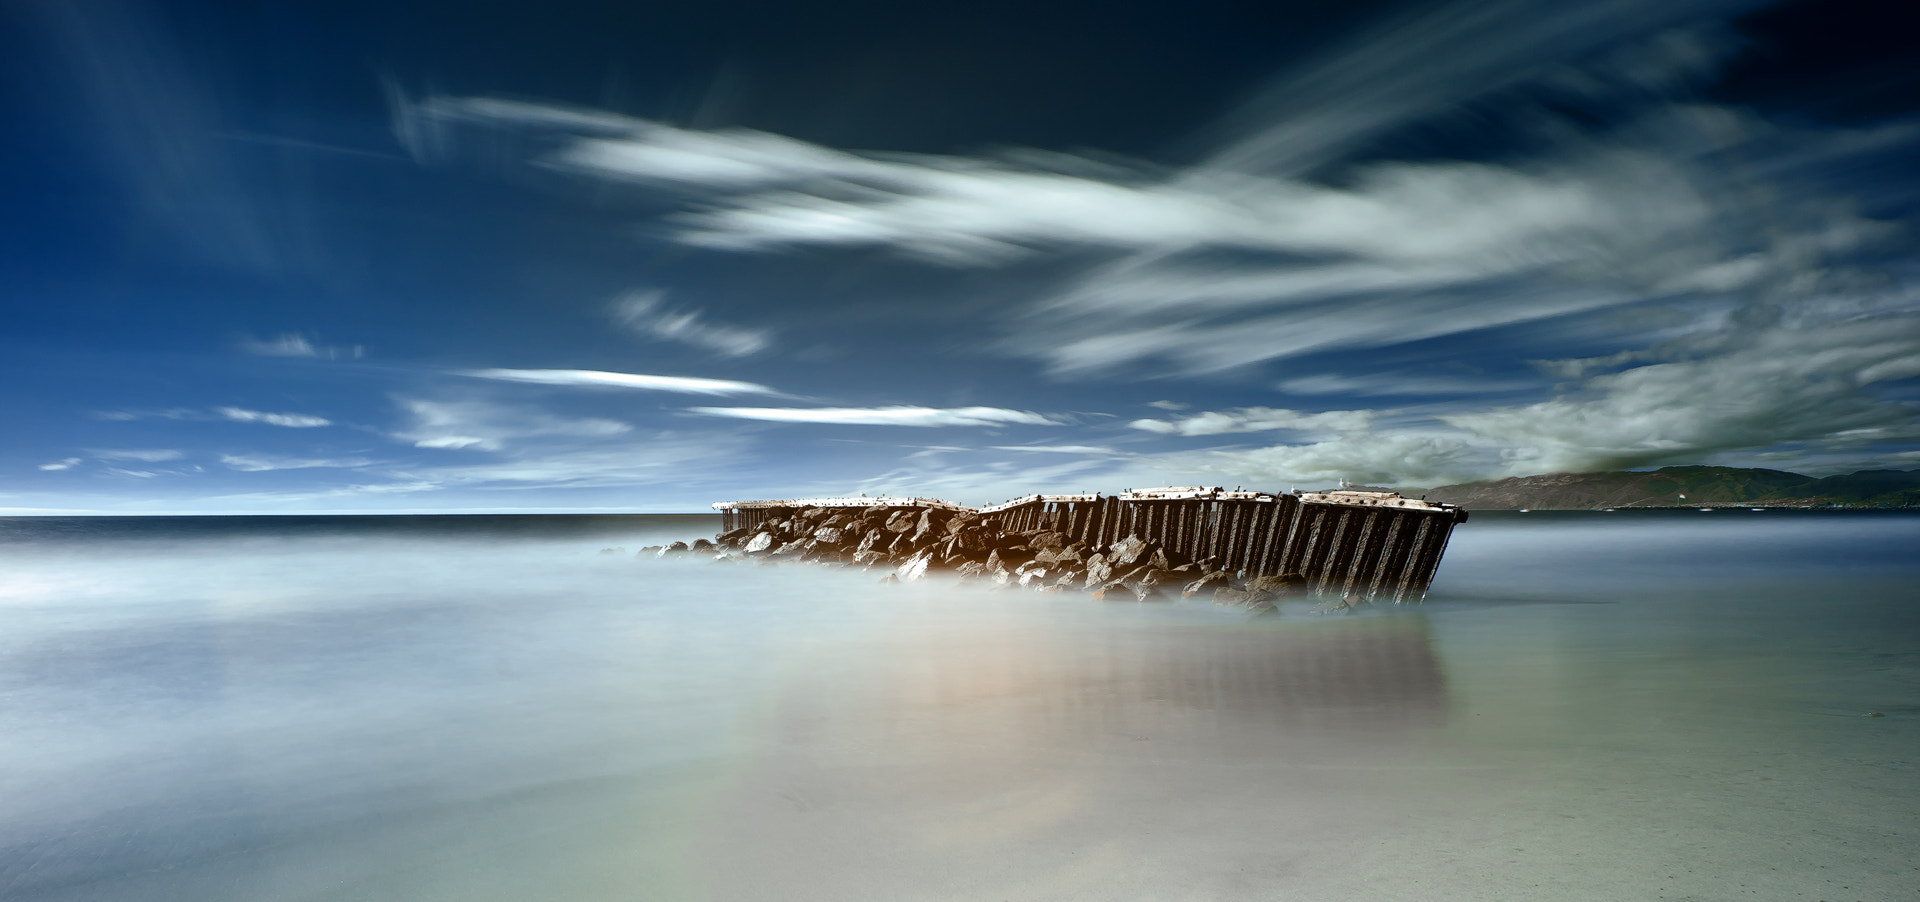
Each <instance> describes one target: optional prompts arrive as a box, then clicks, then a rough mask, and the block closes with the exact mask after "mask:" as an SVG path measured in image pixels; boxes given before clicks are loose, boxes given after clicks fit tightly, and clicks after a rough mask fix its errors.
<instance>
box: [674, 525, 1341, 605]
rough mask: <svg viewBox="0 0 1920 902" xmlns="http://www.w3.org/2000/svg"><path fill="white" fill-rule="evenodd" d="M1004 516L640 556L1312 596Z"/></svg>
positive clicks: (790, 529) (725, 542)
mask: <svg viewBox="0 0 1920 902" xmlns="http://www.w3.org/2000/svg"><path fill="white" fill-rule="evenodd" d="M1004 526H1005V524H1004V523H1002V522H1001V519H1000V517H998V516H997V515H994V514H978V513H974V512H971V511H947V510H940V509H936V508H920V509H900V508H891V509H889V508H867V509H859V508H854V509H847V508H825V507H810V508H788V509H781V510H779V511H776V512H775V513H774V515H773V516H772V517H770V518H768V519H767V520H766V521H765V522H763V523H761V524H760V525H758V526H753V527H746V528H742V529H735V530H732V531H730V532H723V533H721V534H719V535H718V536H715V537H714V541H712V542H709V541H707V540H705V539H700V540H697V541H695V542H694V543H693V544H691V545H689V544H687V543H685V542H675V543H673V544H671V545H667V546H664V547H656V548H647V549H642V550H641V552H640V553H641V554H642V555H647V554H656V555H660V556H666V555H670V554H710V555H713V556H714V557H715V558H716V559H719V560H745V559H758V560H761V561H763V562H769V563H770V562H776V561H808V562H813V563H819V564H831V565H839V566H844V567H859V568H863V569H868V570H878V569H884V570H887V571H888V573H887V575H886V576H885V577H884V578H883V580H882V581H883V582H895V581H899V582H911V581H913V580H917V579H921V578H923V577H925V576H926V575H927V574H929V573H934V572H948V573H952V574H954V575H956V576H957V577H958V578H959V582H961V583H962V584H966V583H981V584H987V585H991V586H995V587H1020V588H1027V589H1033V590H1037V591H1040V592H1064V591H1085V592H1089V593H1091V594H1092V596H1093V597H1094V598H1097V599H1105V600H1126V601H1135V600H1139V601H1148V600H1164V599H1168V598H1170V597H1171V596H1173V595H1179V596H1182V597H1193V596H1196V595H1202V596H1204V597H1209V598H1211V599H1212V600H1213V601H1214V602H1215V603H1218V604H1230V605H1239V606H1244V607H1253V608H1259V607H1270V606H1271V605H1272V604H1273V602H1274V601H1275V600H1277V599H1279V598H1282V597H1285V596H1289V595H1304V594H1305V593H1306V591H1307V588H1306V580H1305V579H1303V578H1302V577H1300V576H1298V575H1296V574H1287V575H1283V576H1263V577H1258V578H1255V579H1251V580H1246V579H1241V578H1239V577H1237V576H1236V575H1234V574H1232V573H1228V572H1226V571H1223V570H1218V569H1216V568H1214V567H1213V566H1212V563H1213V559H1211V558H1207V559H1202V560H1198V561H1195V560H1189V559H1187V558H1186V557H1185V556H1184V555H1182V554H1180V553H1179V552H1178V551H1173V550H1169V549H1167V548H1163V547H1161V545H1160V543H1159V542H1155V541H1153V540H1150V539H1145V538H1141V537H1140V536H1138V535H1130V536H1128V537H1126V538H1124V539H1122V540H1120V541H1118V542H1115V543H1113V544H1112V545H1109V546H1107V547H1105V548H1089V547H1087V545H1086V544H1085V543H1083V542H1077V541H1073V540H1072V539H1071V537H1069V536H1066V535H1063V534H1061V533H1059V532H1054V531H1052V530H1047V529H1028V530H1020V531H1008V530H1007V529H1005V528H1004Z"/></svg>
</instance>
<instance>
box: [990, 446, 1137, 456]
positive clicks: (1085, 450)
mask: <svg viewBox="0 0 1920 902" xmlns="http://www.w3.org/2000/svg"><path fill="white" fill-rule="evenodd" d="M993 450H995V451H1033V452H1037V453H1041V454H1114V453H1116V452H1115V451H1114V450H1113V449H1112V448H1106V447H1102V446H1100V445H994V446H993Z"/></svg>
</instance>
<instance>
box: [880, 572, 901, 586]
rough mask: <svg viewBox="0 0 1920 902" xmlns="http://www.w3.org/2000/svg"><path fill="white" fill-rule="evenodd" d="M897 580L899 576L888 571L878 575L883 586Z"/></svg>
mask: <svg viewBox="0 0 1920 902" xmlns="http://www.w3.org/2000/svg"><path fill="white" fill-rule="evenodd" d="M899 581H900V577H899V576H897V575H895V574H892V573H889V574H887V575H886V576H883V577H880V584H881V585H883V586H884V585H886V584H887V583H897V582H899Z"/></svg>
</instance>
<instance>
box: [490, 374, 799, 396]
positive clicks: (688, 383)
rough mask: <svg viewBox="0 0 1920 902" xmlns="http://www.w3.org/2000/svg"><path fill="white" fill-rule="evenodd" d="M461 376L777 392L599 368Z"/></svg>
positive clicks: (582, 384) (583, 384)
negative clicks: (614, 371)
mask: <svg viewBox="0 0 1920 902" xmlns="http://www.w3.org/2000/svg"><path fill="white" fill-rule="evenodd" d="M460 374H461V375H463V376H473V377H475V378H478V379H496V380H500V381H504V382H533V383H537V384H540V385H569V386H580V387H587V388H596V387H597V388H632V389H640V390H642V391H664V392H680V393H682V394H691V395H748V394H758V395H777V394H779V392H777V391H774V390H773V389H771V388H768V387H766V386H764V385H756V384H754V383H752V382H736V381H733V380H730V379H702V378H698V377H693V376H650V375H644V374H640V373H609V372H604V371H601V370H510V369H485V370H464V371H461V373H460Z"/></svg>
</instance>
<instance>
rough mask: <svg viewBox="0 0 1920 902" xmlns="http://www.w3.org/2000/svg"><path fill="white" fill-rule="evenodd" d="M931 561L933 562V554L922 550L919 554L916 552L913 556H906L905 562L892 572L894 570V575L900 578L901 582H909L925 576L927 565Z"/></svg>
mask: <svg viewBox="0 0 1920 902" xmlns="http://www.w3.org/2000/svg"><path fill="white" fill-rule="evenodd" d="M932 563H933V555H932V554H929V553H925V552H923V553H921V554H916V555H914V556H913V557H911V558H908V559H907V562H906V563H904V564H901V565H900V566H899V567H897V568H895V569H894V571H893V572H894V575H896V576H898V577H899V578H900V581H901V582H903V583H910V582H913V581H914V580H917V579H919V578H921V577H923V576H926V575H927V566H928V565H930V564H932Z"/></svg>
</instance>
